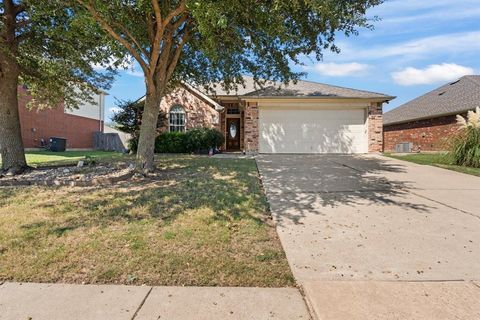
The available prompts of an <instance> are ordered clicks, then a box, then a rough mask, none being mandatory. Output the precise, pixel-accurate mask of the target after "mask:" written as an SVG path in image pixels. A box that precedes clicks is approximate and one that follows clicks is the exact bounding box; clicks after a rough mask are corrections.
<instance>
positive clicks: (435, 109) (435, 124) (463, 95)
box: [383, 75, 480, 152]
mask: <svg viewBox="0 0 480 320" xmlns="http://www.w3.org/2000/svg"><path fill="white" fill-rule="evenodd" d="M477 106H480V75H471V76H464V77H462V78H460V79H459V80H457V81H454V82H451V83H448V84H446V85H444V86H441V87H440V88H438V89H435V90H433V91H431V92H428V93H426V94H424V95H423V96H420V97H418V98H416V99H414V100H412V101H410V102H407V103H405V104H403V105H401V106H400V107H398V108H395V109H393V110H391V111H389V112H386V113H385V114H384V119H383V131H384V150H385V152H390V151H400V149H401V148H398V149H397V146H399V145H403V146H407V147H408V148H406V150H405V149H403V151H408V149H410V150H411V151H444V150H446V148H447V140H448V137H449V136H450V135H451V134H452V133H454V132H456V131H457V129H458V126H457V124H456V115H458V114H461V115H465V114H466V113H467V111H469V110H475V107H477Z"/></svg>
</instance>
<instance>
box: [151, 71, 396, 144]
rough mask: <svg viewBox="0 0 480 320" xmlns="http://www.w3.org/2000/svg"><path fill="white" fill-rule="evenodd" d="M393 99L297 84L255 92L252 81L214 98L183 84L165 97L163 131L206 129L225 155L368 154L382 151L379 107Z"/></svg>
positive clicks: (268, 84) (328, 86)
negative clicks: (217, 135)
mask: <svg viewBox="0 0 480 320" xmlns="http://www.w3.org/2000/svg"><path fill="white" fill-rule="evenodd" d="M392 99H394V97H392V96H388V95H384V94H380V93H375V92H368V91H363V90H355V89H350V88H342V87H337V86H332V85H327V84H321V83H315V82H309V81H298V82H297V83H295V84H293V83H292V84H289V85H287V86H285V85H279V84H277V83H274V82H269V83H267V84H266V85H264V86H263V88H261V89H260V88H258V87H257V86H255V85H254V81H253V79H252V78H249V77H245V85H244V86H241V87H239V88H238V89H237V90H236V91H235V92H225V91H223V90H222V89H219V88H218V87H217V88H216V91H215V94H209V95H206V94H204V93H202V92H201V91H200V90H198V89H195V88H192V87H190V86H188V85H183V86H181V87H179V88H177V89H176V90H175V91H174V92H172V93H170V94H169V95H168V96H167V97H165V98H164V99H163V100H162V102H161V106H160V109H161V110H162V111H163V112H165V113H166V114H167V118H168V121H167V122H168V123H167V126H166V127H165V128H163V130H165V131H166V130H169V131H185V130H187V129H189V128H193V127H200V126H207V127H214V128H217V129H218V130H220V131H221V132H222V133H223V134H224V136H225V145H224V146H223V148H222V149H224V150H226V151H245V152H248V153H368V152H381V151H382V148H383V140H382V139H383V132H382V129H383V117H382V105H383V103H385V102H388V101H390V100H392Z"/></svg>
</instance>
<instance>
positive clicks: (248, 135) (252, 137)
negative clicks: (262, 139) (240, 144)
mask: <svg viewBox="0 0 480 320" xmlns="http://www.w3.org/2000/svg"><path fill="white" fill-rule="evenodd" d="M244 121H245V135H244V139H245V143H244V145H245V151H246V152H247V153H257V152H258V139H259V131H258V130H259V129H258V103H256V102H247V104H246V106H245V120H244Z"/></svg>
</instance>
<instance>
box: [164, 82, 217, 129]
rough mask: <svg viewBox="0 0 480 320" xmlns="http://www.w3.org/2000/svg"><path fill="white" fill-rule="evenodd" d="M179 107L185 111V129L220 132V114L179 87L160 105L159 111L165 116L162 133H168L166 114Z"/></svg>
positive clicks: (199, 98)
mask: <svg viewBox="0 0 480 320" xmlns="http://www.w3.org/2000/svg"><path fill="white" fill-rule="evenodd" d="M175 105H180V106H182V107H183V109H184V110H185V128H186V129H187V130H188V129H191V128H201V127H207V128H216V129H218V130H220V114H219V112H218V111H216V110H215V109H214V108H213V107H212V106H211V105H210V104H208V103H207V102H206V101H204V100H203V99H202V98H201V97H198V96H197V95H195V94H193V93H191V92H190V91H189V90H187V89H184V88H183V87H180V88H178V89H176V90H174V91H173V92H172V93H170V94H168V95H167V96H165V97H164V98H163V99H162V102H161V103H160V110H161V111H162V112H163V113H164V114H165V115H166V116H167V119H166V120H167V121H166V123H165V126H164V127H163V128H161V131H162V132H165V131H168V128H169V125H168V114H169V111H170V108H172V107H173V106H175Z"/></svg>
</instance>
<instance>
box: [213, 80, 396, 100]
mask: <svg viewBox="0 0 480 320" xmlns="http://www.w3.org/2000/svg"><path fill="white" fill-rule="evenodd" d="M243 78H244V81H245V86H239V87H238V88H237V90H236V91H235V92H229V91H225V90H223V89H222V88H221V85H217V86H216V88H215V90H214V91H215V94H214V95H215V96H241V97H242V96H243V97H263V98H265V97H297V98H300V97H323V98H372V99H377V98H380V99H385V100H391V99H393V98H394V97H392V96H389V95H385V94H381V93H377V92H370V91H364V90H357V89H351V88H344V87H338V86H333V85H328V84H323V83H317V82H310V81H304V80H299V81H298V82H297V83H289V84H288V85H284V84H281V83H277V82H273V81H269V82H267V83H266V84H265V85H264V86H263V88H259V87H258V86H256V85H255V82H254V80H253V78H252V77H248V76H244V77H243Z"/></svg>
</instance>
